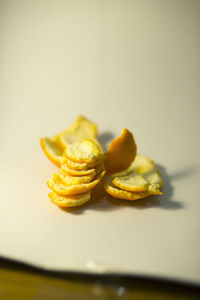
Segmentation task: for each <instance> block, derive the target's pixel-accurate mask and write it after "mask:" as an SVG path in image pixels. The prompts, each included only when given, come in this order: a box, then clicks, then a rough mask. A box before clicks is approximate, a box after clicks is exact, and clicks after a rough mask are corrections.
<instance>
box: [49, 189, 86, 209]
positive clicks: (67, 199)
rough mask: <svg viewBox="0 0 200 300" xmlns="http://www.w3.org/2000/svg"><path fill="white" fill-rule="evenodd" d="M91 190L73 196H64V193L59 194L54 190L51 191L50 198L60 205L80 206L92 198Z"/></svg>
mask: <svg viewBox="0 0 200 300" xmlns="http://www.w3.org/2000/svg"><path fill="white" fill-rule="evenodd" d="M90 193H91V192H86V193H83V194H79V195H73V196H64V195H58V194H56V193H54V192H50V193H49V195H48V196H49V198H50V199H51V202H53V203H54V204H56V205H58V206H60V207H75V206H80V205H83V204H85V203H86V202H88V201H89V200H90V198H91V196H90Z"/></svg>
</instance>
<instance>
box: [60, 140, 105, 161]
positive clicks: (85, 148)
mask: <svg viewBox="0 0 200 300" xmlns="http://www.w3.org/2000/svg"><path fill="white" fill-rule="evenodd" d="M64 156H65V157H66V158H67V159H69V160H71V161H73V162H77V163H94V162H96V161H98V160H99V159H100V158H102V157H103V153H102V150H101V149H100V148H99V146H98V145H97V144H96V143H95V142H94V140H91V139H84V140H82V141H81V142H78V143H73V144H71V145H69V146H68V147H67V148H66V150H65V151H64Z"/></svg>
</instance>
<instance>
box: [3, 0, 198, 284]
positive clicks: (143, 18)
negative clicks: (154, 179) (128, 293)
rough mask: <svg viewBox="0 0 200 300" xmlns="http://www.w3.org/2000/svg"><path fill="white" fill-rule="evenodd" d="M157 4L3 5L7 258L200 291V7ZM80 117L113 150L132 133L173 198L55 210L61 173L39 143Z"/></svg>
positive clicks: (184, 3) (167, 194) (183, 3)
mask: <svg viewBox="0 0 200 300" xmlns="http://www.w3.org/2000/svg"><path fill="white" fill-rule="evenodd" d="M159 3H160V4H159V5H157V1H142V2H141V1H123V2H121V1H106V2H99V1H92V2H90V1H81V2H79V3H78V2H76V1H73V2H71V1H63V2H62V1H60V2H52V3H51V2H46V1H40V2H34V1H31V2H30V1H28V2H27V1H17V2H16V3H14V2H13V1H6V2H4V4H2V9H1V14H2V16H1V23H2V25H1V30H2V39H1V41H2V42H1V45H2V47H1V48H2V49H1V51H2V52H1V54H0V59H1V75H2V76H1V84H2V87H1V101H0V141H1V142H0V143H1V147H0V162H1V168H0V184H1V194H0V255H2V256H6V257H10V258H14V259H17V260H20V261H23V262H26V263H29V264H33V265H36V266H39V267H42V268H46V269H49V270H50V269H51V270H66V271H68V270H72V271H83V272H95V273H106V272H114V273H123V274H124V273H126V274H135V275H138V274H140V275H147V276H160V277H164V278H171V279H177V280H184V281H188V282H189V281H190V282H193V283H200V261H199V251H200V249H199V248H200V240H199V230H200V226H199V214H200V213H199V212H200V201H199V191H198V187H197V184H198V183H199V179H200V168H199V108H200V105H199V98H198V95H199V87H198V77H197V76H198V74H197V67H196V65H197V62H198V59H199V57H198V56H199V51H198V41H197V34H196V29H197V28H198V25H199V19H198V18H197V11H198V4H197V2H196V1H189V2H188V1H181V3H180V1H173V2H166V1H161V2H159ZM180 5H181V9H180V7H179V6H180ZM79 113H81V114H83V115H85V116H87V117H89V118H91V119H92V120H94V121H96V122H97V124H98V125H99V131H100V134H101V135H103V137H104V141H107V142H108V140H109V138H111V136H112V135H113V136H117V135H119V134H120V131H121V129H122V128H124V127H127V128H129V129H130V130H131V131H133V133H134V134H135V138H136V141H137V144H138V150H139V152H140V153H141V154H144V155H147V156H150V157H151V158H152V159H154V160H155V161H156V163H157V164H158V165H159V166H160V170H161V172H162V174H163V177H164V189H163V191H164V195H163V196H159V197H151V198H150V199H147V200H142V201H138V202H135V203H129V202H126V201H124V202H123V201H120V200H116V201H114V202H113V201H109V200H107V199H106V198H105V197H104V198H103V199H102V200H101V201H99V202H97V203H95V204H93V205H91V206H87V207H84V208H80V209H77V210H73V211H72V212H66V211H64V210H62V209H59V208H58V207H56V206H55V205H53V204H52V203H51V202H50V200H49V199H48V196H47V195H48V192H49V189H48V187H47V185H46V181H47V180H48V178H49V177H50V176H51V175H52V173H53V172H54V171H55V169H56V167H54V166H53V165H52V164H51V162H49V161H48V160H47V158H46V157H45V156H44V154H43V152H42V151H41V149H40V146H39V138H40V137H41V136H45V135H46V136H48V135H49V136H50V135H53V134H55V133H57V132H59V131H62V130H63V129H65V128H66V127H67V126H68V125H69V124H70V123H71V122H72V121H73V120H74V119H75V118H76V115H77V114H79ZM97 200H100V199H97Z"/></svg>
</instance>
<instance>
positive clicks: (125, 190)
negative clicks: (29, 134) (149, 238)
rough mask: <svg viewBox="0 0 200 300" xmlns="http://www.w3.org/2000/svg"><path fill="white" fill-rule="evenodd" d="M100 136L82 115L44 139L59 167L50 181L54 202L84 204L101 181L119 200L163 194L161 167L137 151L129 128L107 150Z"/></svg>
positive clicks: (67, 204)
mask: <svg viewBox="0 0 200 300" xmlns="http://www.w3.org/2000/svg"><path fill="white" fill-rule="evenodd" d="M97 135H98V130H97V126H96V124H94V123H93V122H92V121H90V120H88V119H87V118H85V117H83V116H81V115H80V116H78V117H77V119H76V120H75V121H74V122H73V123H72V124H71V125H70V126H69V127H68V128H67V129H66V130H65V131H63V132H61V133H59V134H57V135H56V136H53V137H50V138H48V137H44V138H41V139H40V145H41V147H42V149H43V151H44V153H45V154H46V156H47V157H48V158H49V159H50V160H51V161H52V162H53V163H54V164H56V165H57V166H58V167H59V170H58V171H57V172H56V173H54V174H53V176H52V177H51V178H50V179H49V180H48V182H47V185H48V187H49V188H50V189H51V190H52V191H51V192H50V193H49V198H50V199H51V201H52V202H53V203H54V204H56V205H58V206H60V207H74V206H80V205H83V204H84V203H86V202H88V201H89V200H90V199H91V192H92V190H93V189H94V188H95V187H96V185H97V184H98V183H99V182H100V181H103V186H104V189H105V191H106V192H107V193H108V194H110V195H111V196H113V197H115V198H119V199H125V200H138V199H142V198H146V197H148V196H150V195H161V194H162V192H161V191H160V189H161V187H162V184H163V181H162V177H161V174H160V172H159V170H158V169H157V167H156V166H155V163H154V162H153V160H151V159H150V158H148V157H146V156H143V155H139V154H137V146H136V143H135V140H134V136H133V134H132V133H131V132H130V131H129V130H128V129H126V128H125V129H123V130H122V132H121V135H120V136H119V137H118V138H117V139H115V140H113V141H112V142H111V143H110V145H109V147H108V149H107V151H104V149H103V146H102V145H101V143H100V141H99V140H98V137H97Z"/></svg>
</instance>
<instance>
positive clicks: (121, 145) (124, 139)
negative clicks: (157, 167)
mask: <svg viewBox="0 0 200 300" xmlns="http://www.w3.org/2000/svg"><path fill="white" fill-rule="evenodd" d="M136 153H137V146H136V143H135V140H134V137H133V134H132V133H131V132H130V131H129V130H128V129H126V128H124V129H123V130H122V132H121V135H120V136H119V137H118V138H117V139H115V140H113V141H112V142H111V143H110V145H109V147H108V150H107V152H106V154H105V168H106V171H107V174H109V175H110V174H113V173H116V172H121V171H123V170H126V169H127V168H129V166H130V165H131V163H132V162H133V160H134V158H135V156H136Z"/></svg>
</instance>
